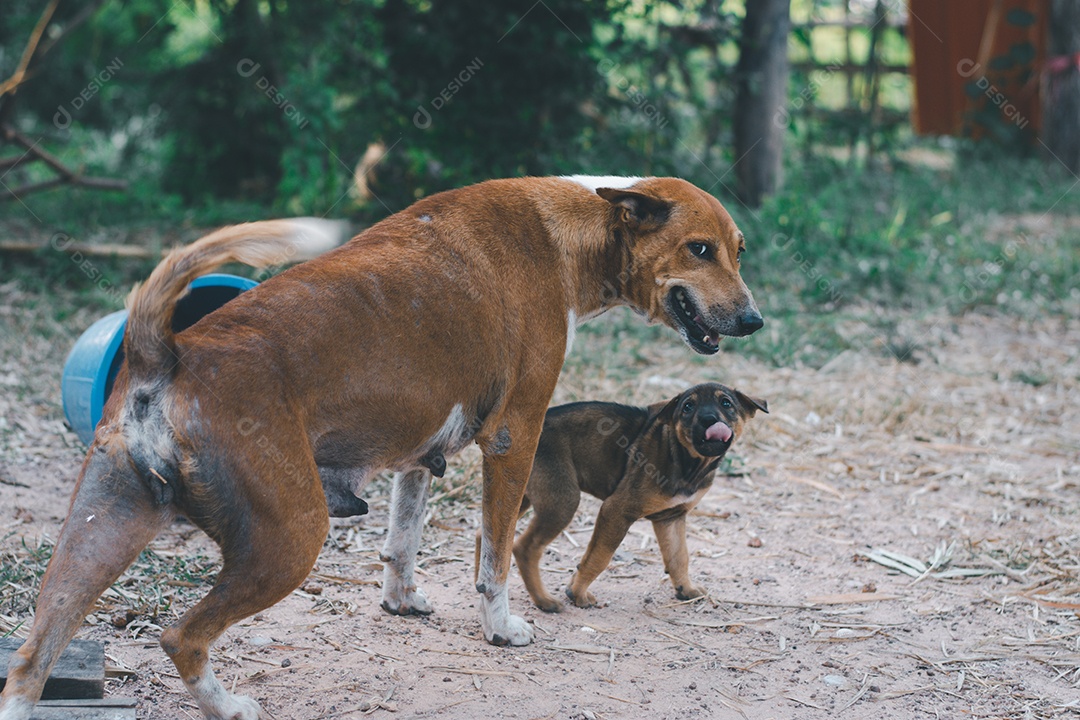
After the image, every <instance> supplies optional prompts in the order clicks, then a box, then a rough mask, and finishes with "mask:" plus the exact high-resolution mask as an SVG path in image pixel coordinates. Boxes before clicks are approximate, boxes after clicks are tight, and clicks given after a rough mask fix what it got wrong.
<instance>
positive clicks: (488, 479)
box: [0, 176, 762, 720]
mask: <svg viewBox="0 0 1080 720" xmlns="http://www.w3.org/2000/svg"><path fill="white" fill-rule="evenodd" d="M294 231H295V228H294V227H293V226H292V225H290V224H289V223H288V222H267V223H254V224H251V225H246V226H237V227H232V228H225V229H223V230H219V231H218V232H215V233H213V234H211V235H209V236H207V237H205V238H203V239H202V240H199V241H198V242H196V243H194V244H192V245H190V246H188V247H186V248H182V249H179V250H177V251H175V252H173V253H172V254H171V255H169V257H167V258H166V259H165V260H164V261H163V262H162V263H161V265H159V266H158V267H157V268H156V269H155V270H154V272H153V273H152V274H151V275H150V278H149V279H148V280H147V282H146V283H145V284H144V285H143V286H142V287H140V288H138V289H136V290H135V291H134V292H133V293H132V295H131V297H130V299H129V307H130V316H129V318H128V323H127V334H126V336H125V338H124V350H125V354H126V358H127V360H126V362H125V365H124V367H123V368H122V369H121V371H120V374H119V375H118V377H117V379H116V384H115V387H114V392H113V393H112V396H111V397H110V399H109V401H108V402H107V404H106V406H105V410H104V414H103V417H102V420H101V423H100V425H99V426H98V428H97V434H96V435H95V438H94V442H93V443H92V445H91V447H90V449H89V452H88V453H87V456H86V461H85V462H84V463H83V468H82V472H81V473H80V476H79V481H78V484H77V486H76V488H75V493H74V497H73V499H72V504H71V508H70V510H69V514H68V519H67V521H66V522H65V524H64V528H63V530H62V532H61V535H60V539H59V541H58V543H57V546H56V549H55V552H54V554H53V557H52V561H51V563H50V564H49V568H48V570H47V571H46V573H45V577H44V579H43V581H42V588H41V594H40V597H39V599H38V607H37V614H36V619H35V622H34V627H33V630H32V632H31V634H30V637H29V638H28V640H27V641H26V643H25V644H24V645H23V647H22V649H21V650H20V651H19V652H18V653H17V654H16V655H15V656H14V657H13V659H12V662H11V667H10V673H9V676H8V682H7V686H6V687H5V688H4V692H3V696H2V698H3V699H2V700H0V720H26V718H29V717H30V713H31V708H32V705H33V703H34V702H35V701H36V699H37V698H38V697H39V696H40V693H41V689H42V686H43V684H44V682H45V679H46V677H47V676H48V673H49V670H50V668H51V667H52V665H53V663H54V662H55V661H56V659H57V657H58V656H59V653H60V652H61V651H62V650H63V648H64V647H65V646H66V645H67V643H68V641H69V639H70V638H71V637H72V635H73V634H74V633H75V631H76V630H77V629H78V627H79V625H80V624H81V623H82V619H83V617H85V615H86V613H87V612H88V611H89V610H90V608H91V607H92V605H93V602H94V600H95V599H96V598H97V597H98V595H99V594H100V593H101V592H102V591H103V590H104V589H105V588H107V587H108V586H109V584H110V583H111V582H112V581H113V580H114V579H115V578H116V577H117V576H118V575H119V574H120V573H121V572H122V571H123V570H124V569H125V568H126V567H127V566H128V564H130V563H131V562H132V560H134V559H135V557H136V556H137V554H138V553H139V551H140V550H141V549H142V548H143V547H144V546H145V545H146V544H147V543H148V542H149V541H150V540H151V539H152V538H153V537H154V536H155V535H156V534H157V533H158V532H159V531H160V530H161V529H162V528H163V527H165V526H166V525H167V524H168V523H169V522H170V521H171V520H172V518H173V517H174V516H175V514H176V513H177V512H180V513H183V514H185V515H186V516H187V517H189V518H190V519H191V520H192V521H193V522H194V523H196V524H197V525H198V526H199V527H201V528H202V529H203V530H205V531H206V532H207V534H209V535H210V537H212V538H213V539H214V540H215V541H216V542H217V543H218V544H219V545H220V547H221V552H222V556H223V566H222V569H221V573H220V575H219V576H218V578H217V582H216V584H215V586H214V587H213V589H211V591H210V592H209V593H208V594H207V595H206V597H204V598H203V599H202V600H201V601H200V602H199V603H198V604H197V605H195V606H194V607H193V608H191V609H190V610H188V611H187V613H185V614H184V616H183V617H182V618H180V620H179V621H178V622H177V623H176V624H175V625H173V626H172V627H170V628H168V629H167V630H165V631H164V632H163V633H162V636H161V644H162V647H163V648H164V649H165V651H166V652H167V653H168V654H169V656H170V657H171V658H172V660H173V662H174V664H175V665H176V668H177V672H178V673H179V675H180V677H181V678H182V679H183V681H184V683H185V684H186V685H187V687H188V689H189V690H190V691H191V693H192V695H193V696H194V697H195V700H196V702H197V703H198V704H199V707H200V709H201V710H202V712H203V714H204V715H205V716H206V717H207V718H214V719H218V720H221V719H228V720H251V719H253V718H257V717H262V713H261V710H260V709H259V706H258V704H257V703H256V702H255V701H253V700H251V699H249V698H243V697H238V696H234V695H232V694H230V693H229V692H228V691H226V690H225V688H224V687H223V686H222V685H221V683H220V682H219V681H218V680H217V679H216V677H215V676H214V673H213V671H212V670H211V668H210V662H209V656H210V650H209V648H210V645H211V644H212V643H213V642H214V641H215V640H216V639H217V638H218V637H219V636H220V635H221V633H222V632H224V630H225V629H226V628H228V627H229V626H230V625H231V624H233V623H234V622H236V621H237V620H239V619H241V618H243V617H247V616H249V615H252V614H254V613H256V612H258V611H260V610H262V609H263V608H266V607H268V606H270V605H272V604H273V603H275V602H277V601H278V600H280V599H281V598H282V597H284V596H285V595H287V594H288V593H290V592H291V591H292V590H293V589H294V588H295V587H297V586H298V585H299V584H300V582H302V581H303V579H304V578H305V577H306V576H307V574H308V572H309V570H310V569H311V566H312V564H313V563H314V561H315V559H316V557H317V556H318V554H319V551H320V549H321V548H322V543H323V540H324V539H325V537H326V533H327V528H328V519H327V514H328V511H329V512H334V513H335V514H348V513H351V512H358V511H360V510H361V509H362V507H361V506H360V505H359V503H357V502H356V500H357V498H356V496H357V495H358V493H359V492H360V491H361V489H362V488H363V487H364V484H365V483H366V482H367V481H368V479H369V478H371V477H372V476H373V475H374V474H376V473H377V472H379V471H380V470H383V469H391V470H397V471H401V473H402V474H401V475H400V476H399V479H398V481H397V482H396V484H395V488H394V493H393V495H394V497H393V507H392V510H391V525H390V532H389V534H388V537H387V541H386V546H385V548H384V555H385V582H384V588H383V606H384V607H385V608H386V609H387V610H389V611H390V612H395V613H409V612H430V607H429V606H428V605H427V602H426V600H425V599H424V597H423V595H422V594H421V593H420V592H419V591H418V590H417V589H416V587H415V585H414V584H413V578H412V573H413V562H414V557H415V555H416V550H417V547H418V545H419V542H420V531H421V523H422V518H423V506H424V502H425V499H426V496H427V491H428V485H429V475H428V469H429V468H434V469H435V470H439V469H440V468H441V467H442V463H443V458H444V456H445V455H446V454H449V453H453V452H456V451H458V450H460V449H461V448H462V447H464V446H465V445H466V444H468V443H470V442H476V443H477V444H478V445H479V446H480V448H481V450H482V452H483V455H484V462H483V472H484V490H483V525H482V527H483V530H482V534H483V542H482V548H481V562H480V570H479V582H478V583H477V591H478V592H479V593H480V595H481V597H480V618H481V622H482V625H483V630H484V636H485V637H486V638H487V639H488V641H490V642H492V643H495V644H513V645H523V644H526V643H528V642H530V641H531V640H532V627H531V626H530V625H529V624H528V623H527V622H525V621H524V620H523V619H522V618H520V617H517V616H514V615H511V614H510V610H509V603H508V600H507V592H506V575H507V571H508V569H509V565H510V557H511V549H512V544H513V539H514V525H515V521H516V519H517V509H518V507H519V505H520V504H521V498H522V495H523V493H524V491H525V485H526V482H527V480H528V477H529V471H530V468H531V467H532V460H533V453H534V452H535V450H536V444H537V440H538V439H539V437H540V429H541V427H542V425H543V421H544V412H545V410H546V409H547V405H548V401H549V400H550V398H551V394H552V391H553V389H554V387H555V383H556V381H557V379H558V377H559V371H560V369H561V367H562V364H563V360H564V358H565V355H566V352H567V350H568V349H569V346H570V341H571V339H572V337H573V334H574V327H575V324H576V323H577V321H578V319H585V318H589V317H593V316H595V315H597V314H599V313H601V312H603V311H604V310H606V309H607V308H609V307H612V306H615V305H628V306H630V307H632V308H634V309H636V310H638V311H639V312H640V313H642V314H643V315H645V316H647V317H648V318H649V319H651V320H654V321H659V322H663V323H666V324H667V325H669V326H671V327H673V328H675V329H676V330H677V331H678V332H679V333H680V334H681V335H682V336H683V338H684V340H685V341H686V342H687V343H688V344H689V345H690V346H691V347H692V348H693V349H694V350H696V351H697V352H700V353H704V354H711V353H715V352H716V351H717V348H718V343H719V336H720V335H747V334H749V333H752V332H754V331H755V330H757V329H758V328H760V327H761V325H762V320H761V316H760V314H759V313H758V311H757V308H756V306H755V305H754V301H753V298H752V297H751V295H750V292H749V290H747V288H746V286H745V284H744V283H743V281H742V280H741V278H740V277H739V256H740V255H741V254H742V250H743V247H744V242H743V237H742V234H741V233H740V232H739V231H738V229H737V228H736V227H735V223H734V222H733V221H732V219H731V217H730V216H729V215H728V213H727V212H726V211H725V210H724V208H723V207H722V206H721V205H720V203H719V202H717V201H716V199H714V198H713V197H712V196H710V195H708V194H707V193H705V192H703V191H701V190H699V189H698V188H696V187H694V186H693V185H690V184H689V183H687V182H684V181H682V180H677V179H673V178H645V179H640V178H589V177H577V176H576V177H571V178H521V179H515V180H495V181H491V182H486V183H481V184H479V185H474V186H471V187H467V188H462V189H460V190H454V191H450V192H445V193H440V194H437V195H433V196H431V197H429V198H426V199H424V200H421V201H419V202H417V203H416V204H415V205H413V206H411V207H409V208H408V209H406V210H404V211H402V212H399V213H397V214H396V215H393V216H391V217H389V218H387V219H386V220H383V221H382V222H380V223H378V224H377V225H375V226H373V227H371V228H370V229H368V230H367V231H365V232H364V233H362V234H361V235H359V236H357V237H356V238H354V239H353V240H352V241H350V242H349V243H347V244H345V245H344V246H342V247H339V248H337V249H335V250H332V251H330V252H328V253H326V254H324V255H321V256H320V257H318V258H316V259H314V260H312V261H310V262H307V263H303V264H301V265H297V266H296V267H293V268H291V269H289V270H287V271H285V272H283V273H281V274H280V275H277V276H275V277H272V278H270V279H269V280H267V281H265V282H264V283H262V284H261V285H259V286H258V287H256V288H254V289H252V290H249V291H248V292H245V293H243V294H242V295H240V296H239V297H237V298H236V299H235V300H233V301H232V302H230V303H229V304H227V305H226V306H224V307H222V308H221V309H220V310H217V311H215V312H213V313H211V314H210V315H207V316H206V317H205V318H203V319H202V320H200V321H199V322H198V323H196V324H195V325H193V326H192V327H191V328H188V329H187V330H185V331H183V332H181V333H179V334H175V333H174V332H173V330H172V326H171V319H172V314H173V308H174V305H175V303H176V300H177V299H178V298H179V297H180V296H181V295H182V294H183V293H184V290H185V288H186V287H187V285H188V284H189V283H190V282H191V280H192V279H193V278H195V277H197V276H199V275H201V274H203V273H205V272H208V271H209V270H211V269H213V268H215V267H216V266H218V265H220V264H222V263H225V262H234V261H237V262H242V263H247V264H250V265H266V264H273V263H276V262H279V261H281V260H282V259H289V257H290V253H295V252H296V247H297V245H296V243H295V242H294V241H293V240H292V239H291V237H292V235H293V233H294Z"/></svg>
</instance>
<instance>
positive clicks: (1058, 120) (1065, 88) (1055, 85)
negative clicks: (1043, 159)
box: [1043, 0, 1080, 175]
mask: <svg viewBox="0 0 1080 720" xmlns="http://www.w3.org/2000/svg"><path fill="white" fill-rule="evenodd" d="M1047 55H1048V58H1047V62H1046V75H1047V77H1046V84H1045V86H1044V90H1045V92H1044V93H1043V143H1044V144H1045V145H1046V149H1047V150H1049V151H1050V152H1051V153H1052V154H1053V158H1056V161H1057V162H1060V163H1062V164H1063V165H1065V167H1067V168H1068V169H1069V172H1071V173H1072V174H1073V175H1078V174H1080V2H1078V1H1077V0H1052V2H1051V3H1050V42H1049V45H1048V47H1047Z"/></svg>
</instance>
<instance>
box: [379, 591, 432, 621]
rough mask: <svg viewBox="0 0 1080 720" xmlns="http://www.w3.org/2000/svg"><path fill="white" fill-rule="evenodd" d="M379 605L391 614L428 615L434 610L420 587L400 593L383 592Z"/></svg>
mask: <svg viewBox="0 0 1080 720" xmlns="http://www.w3.org/2000/svg"><path fill="white" fill-rule="evenodd" d="M381 606H382V609H383V610H385V611H386V612H388V613H390V614H391V615H430V614H431V613H432V612H433V611H434V609H433V608H432V607H431V603H430V602H429V601H428V599H427V595H425V594H424V591H423V590H421V589H420V588H413V589H412V590H410V591H409V592H406V593H402V594H394V595H391V594H390V593H383V601H382V604H381Z"/></svg>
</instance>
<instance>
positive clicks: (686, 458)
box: [514, 383, 769, 612]
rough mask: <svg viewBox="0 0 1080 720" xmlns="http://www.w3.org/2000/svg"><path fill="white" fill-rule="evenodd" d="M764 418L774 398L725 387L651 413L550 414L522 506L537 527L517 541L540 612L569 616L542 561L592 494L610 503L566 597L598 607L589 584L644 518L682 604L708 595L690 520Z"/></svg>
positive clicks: (621, 409) (694, 393)
mask: <svg viewBox="0 0 1080 720" xmlns="http://www.w3.org/2000/svg"><path fill="white" fill-rule="evenodd" d="M758 410H762V411H764V412H768V411H769V409H768V405H767V404H766V402H765V401H764V400H759V399H757V398H752V397H749V396H747V395H744V394H743V393H741V392H739V391H738V390H733V389H732V388H729V387H726V386H724V385H720V384H717V383H706V384H703V385H696V386H694V387H692V388H690V389H688V390H686V391H684V392H683V393H682V394H680V395H678V396H677V397H674V398H672V399H671V400H670V401H668V402H666V403H657V404H656V405H652V406H650V407H648V408H640V407H631V406H628V405H619V404H616V403H603V402H581V403H571V404H569V405H560V406H558V407H554V408H551V409H550V410H548V412H547V417H546V418H545V419H544V430H543V433H542V434H541V436H540V444H539V447H538V448H537V450H536V459H535V461H534V462H533V469H532V475H531V476H530V477H529V484H528V486H527V487H526V490H525V498H524V499H523V500H522V504H521V512H522V513H524V512H525V511H526V510H527V509H528V508H529V507H530V506H531V507H532V508H533V512H534V515H533V519H532V522H530V523H529V527H528V528H527V529H526V530H525V532H523V533H522V534H521V537H519V538H518V539H517V542H516V543H514V558H515V560H516V561H517V565H518V570H519V571H520V572H521V577H522V579H523V580H524V581H525V587H526V588H527V589H528V591H529V595H530V596H531V597H532V600H533V602H534V603H536V605H537V607H539V608H540V609H541V610H545V611H547V612H559V611H560V610H561V609H562V605H561V604H560V603H559V601H558V600H556V599H555V598H553V597H552V596H551V595H550V594H548V592H547V591H546V590H545V589H544V585H543V583H542V582H541V580H540V558H541V557H542V556H543V554H544V548H546V547H547V546H548V544H549V543H550V542H551V541H552V540H554V539H555V538H556V536H558V535H559V533H561V532H562V531H563V530H564V529H565V528H566V526H567V525H569V524H570V521H571V520H572V519H573V517H574V513H575V512H577V508H578V503H579V502H580V500H581V493H582V492H587V493H589V494H590V495H593V496H595V497H597V498H600V499H601V500H603V501H604V503H603V505H601V506H600V514H599V515H598V516H597V518H596V527H595V529H594V530H593V535H592V539H590V540H589V547H588V549H587V550H586V551H585V556H584V557H583V558H582V559H581V563H580V564H578V569H577V572H576V573H574V577H573V578H572V579H571V580H570V585H569V587H567V589H566V595H567V596H568V597H569V598H570V599H571V600H572V601H573V602H574V604H575V605H577V606H578V607H590V606H592V605H595V604H596V599H595V598H594V597H593V596H592V594H591V593H589V585H590V584H591V583H592V581H593V580H595V579H596V576H597V575H599V574H600V573H601V572H603V570H604V569H605V568H606V567H607V566H608V564H609V563H610V562H611V557H612V556H613V555H614V554H615V550H616V548H618V547H619V543H621V542H622V539H623V538H624V537H625V536H626V533H627V531H628V530H629V529H630V526H631V525H633V524H634V522H636V521H637V520H640V519H641V518H647V519H649V520H651V521H652V524H653V530H654V532H655V533H656V540H657V542H658V543H659V545H660V553H661V554H662V555H663V557H664V569H665V570H666V571H667V573H668V575H670V576H671V582H672V584H673V585H674V586H675V594H676V595H677V596H678V597H679V599H680V600H689V599H690V598H695V597H699V596H701V595H704V594H705V591H704V590H703V589H701V588H699V587H698V586H696V585H694V584H693V583H692V582H691V581H690V575H689V571H688V566H689V555H688V553H687V550H686V513H687V512H689V511H690V510H691V509H692V508H693V507H694V506H695V505H697V504H698V502H699V501H700V500H701V498H702V497H704V496H705V493H706V492H708V490H709V488H710V487H711V486H712V481H713V474H714V473H715V471H716V467H717V465H719V464H720V459H721V458H723V457H724V455H725V454H726V453H727V451H728V449H729V448H730V447H731V444H732V443H733V442H734V441H735V438H736V437H738V435H739V434H740V433H741V431H742V427H743V424H744V423H745V422H746V421H747V420H748V419H750V418H751V417H753V416H754V414H755V413H756V412H757V411H758Z"/></svg>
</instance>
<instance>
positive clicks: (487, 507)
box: [476, 434, 536, 645]
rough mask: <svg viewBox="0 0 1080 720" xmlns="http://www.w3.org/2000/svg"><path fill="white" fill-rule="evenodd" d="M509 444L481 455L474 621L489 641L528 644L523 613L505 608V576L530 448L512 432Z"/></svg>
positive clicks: (528, 629)
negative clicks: (477, 595) (503, 450)
mask: <svg viewBox="0 0 1080 720" xmlns="http://www.w3.org/2000/svg"><path fill="white" fill-rule="evenodd" d="M512 437H513V438H514V440H513V442H514V450H513V451H511V452H508V453H507V454H505V455H497V454H494V453H491V454H487V453H485V456H484V501H483V505H484V520H483V527H482V529H481V538H480V563H479V568H480V571H479V573H478V580H477V583H476V591H477V592H479V593H480V624H481V625H482V626H483V628H484V637H485V638H487V641H488V642H489V643H491V644H492V645H528V644H529V643H531V642H532V640H533V628H532V625H530V624H529V623H528V622H527V621H526V620H525V619H524V618H521V617H518V616H516V615H511V614H510V598H509V596H508V594H507V589H506V576H507V574H508V573H509V572H510V556H511V555H512V553H513V544H514V526H515V525H516V524H517V517H518V509H519V508H520V507H521V499H522V497H523V495H524V494H525V484H526V482H527V480H528V478H529V470H530V467H531V466H532V459H533V452H534V451H535V449H536V436H535V435H534V436H533V437H532V438H531V442H527V441H526V440H524V439H522V440H520V443H521V445H522V446H524V447H521V448H520V449H519V448H518V443H519V438H518V436H517V435H516V434H515V435H513V436H512Z"/></svg>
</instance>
